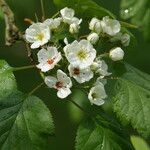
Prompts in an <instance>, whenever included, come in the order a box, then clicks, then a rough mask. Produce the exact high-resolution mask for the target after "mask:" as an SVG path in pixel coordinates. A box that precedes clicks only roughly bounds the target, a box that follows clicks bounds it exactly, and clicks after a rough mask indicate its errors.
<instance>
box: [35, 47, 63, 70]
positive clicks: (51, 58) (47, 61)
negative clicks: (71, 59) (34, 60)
mask: <svg viewBox="0 0 150 150" xmlns="http://www.w3.org/2000/svg"><path fill="white" fill-rule="evenodd" d="M37 56H38V61H39V64H38V65H37V68H39V69H41V71H42V72H47V71H49V70H51V69H53V68H54V67H55V65H56V64H57V63H58V62H59V61H60V60H61V53H60V52H58V50H57V48H56V47H48V48H47V50H46V49H41V50H40V51H39V52H38V54H37Z"/></svg>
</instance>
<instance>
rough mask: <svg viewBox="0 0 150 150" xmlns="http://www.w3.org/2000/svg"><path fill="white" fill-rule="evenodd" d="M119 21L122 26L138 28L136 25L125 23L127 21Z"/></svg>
mask: <svg viewBox="0 0 150 150" xmlns="http://www.w3.org/2000/svg"><path fill="white" fill-rule="evenodd" d="M120 23H121V25H122V26H124V27H127V28H133V29H138V28H139V27H138V26H136V25H133V24H130V23H127V22H123V21H120Z"/></svg>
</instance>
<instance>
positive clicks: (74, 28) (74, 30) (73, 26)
mask: <svg viewBox="0 0 150 150" xmlns="http://www.w3.org/2000/svg"><path fill="white" fill-rule="evenodd" d="M79 28H80V26H79V25H78V24H76V23H72V24H71V25H70V28H69V32H70V33H71V34H75V33H78V32H79Z"/></svg>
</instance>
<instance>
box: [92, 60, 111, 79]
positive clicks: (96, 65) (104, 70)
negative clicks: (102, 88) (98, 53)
mask: <svg viewBox="0 0 150 150" xmlns="http://www.w3.org/2000/svg"><path fill="white" fill-rule="evenodd" d="M91 68H92V69H93V70H95V71H96V73H98V74H100V76H101V78H103V77H105V76H109V75H111V73H109V72H108V65H107V64H106V62H105V61H104V60H101V59H99V58H97V59H96V60H95V62H93V64H92V66H91Z"/></svg>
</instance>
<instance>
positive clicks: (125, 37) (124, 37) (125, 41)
mask: <svg viewBox="0 0 150 150" xmlns="http://www.w3.org/2000/svg"><path fill="white" fill-rule="evenodd" d="M110 41H111V42H117V41H121V44H122V45H123V46H129V44H130V35H129V34H127V33H124V34H123V33H121V32H119V33H117V34H116V35H115V36H113V37H112V38H111V39H110Z"/></svg>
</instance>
